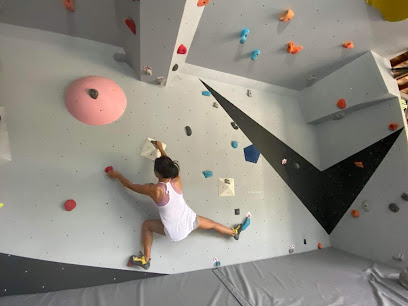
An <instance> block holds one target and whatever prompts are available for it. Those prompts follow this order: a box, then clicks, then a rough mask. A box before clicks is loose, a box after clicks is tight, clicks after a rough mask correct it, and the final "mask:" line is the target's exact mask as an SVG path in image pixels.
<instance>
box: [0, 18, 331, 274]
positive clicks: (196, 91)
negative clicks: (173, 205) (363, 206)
mask: <svg viewBox="0 0 408 306" xmlns="http://www.w3.org/2000/svg"><path fill="white" fill-rule="evenodd" d="M11 33H12V34H11ZM33 40H35V41H36V43H35V44H34V43H32V41H33ZM67 44H69V45H75V48H62V46H65V45H67ZM0 45H1V46H2V53H1V55H0V60H1V62H2V69H3V72H4V73H2V74H1V76H0V84H1V85H0V86H1V90H0V100H1V101H2V106H4V107H5V109H6V113H7V125H8V132H9V139H10V148H11V151H12V154H13V160H12V161H11V162H9V163H7V164H6V165H3V166H2V168H1V173H2V175H1V184H0V195H1V199H0V202H2V203H4V206H3V207H1V208H0V230H1V231H2V232H4V233H7V235H2V236H0V252H2V253H6V254H13V255H20V256H26V257H31V258H36V259H44V260H51V261H58V262H66V263H74V264H82V265H88V266H99V267H111V268H118V269H128V268H127V267H126V262H127V259H128V257H129V255H131V254H135V253H137V252H138V251H139V250H140V249H141V246H140V227H141V224H142V222H143V221H144V220H146V219H149V218H158V213H157V210H156V208H155V206H154V204H153V203H152V202H151V201H150V200H149V199H147V198H145V197H143V196H141V195H137V194H135V193H132V192H129V191H127V190H125V189H124V188H123V187H121V186H120V185H119V183H117V182H114V181H112V180H110V179H109V178H107V176H106V174H105V173H104V169H105V167H106V166H108V165H112V166H113V167H115V169H117V170H119V171H121V172H122V173H123V174H124V175H125V176H126V177H128V178H129V179H131V180H132V181H133V182H135V183H150V182H155V177H154V174H153V170H152V167H153V163H152V161H151V160H149V159H146V158H143V157H141V156H140V151H141V149H142V146H143V145H144V143H145V140H146V138H147V137H151V138H154V139H160V140H162V141H163V142H164V143H166V144H167V149H166V150H167V152H168V154H169V156H170V157H172V158H174V159H175V160H178V161H179V162H180V165H181V177H182V180H183V187H184V194H185V198H186V201H187V202H188V203H189V205H190V206H191V207H192V208H193V209H194V210H195V211H196V212H197V214H199V215H203V216H205V217H208V218H211V219H214V220H215V221H218V222H220V223H224V224H226V225H228V226H232V225H234V224H236V223H239V222H242V221H243V220H244V219H245V214H246V213H247V212H251V213H252V217H251V226H250V227H249V228H248V229H247V230H246V231H245V232H243V233H242V235H241V238H240V240H239V241H235V240H234V239H232V238H228V237H221V236H219V235H217V234H216V233H213V232H202V231H197V232H194V233H192V234H191V236H189V237H188V238H187V239H185V240H183V241H181V242H178V243H173V242H171V241H170V240H168V239H166V237H160V236H155V241H154V244H153V252H152V265H151V268H150V270H149V272H160V273H177V272H183V271H189V270H197V269H204V268H211V267H213V266H214V261H213V258H214V257H217V258H218V259H219V260H220V262H221V263H222V265H228V264H233V263H239V262H245V261H252V260H255V259H261V258H267V257H274V256H279V255H285V254H289V250H293V248H292V245H294V246H295V247H294V252H303V251H308V250H314V249H316V248H317V244H318V243H319V242H320V243H321V244H322V245H323V246H324V247H326V246H329V245H330V242H329V236H328V234H327V233H326V231H325V230H324V229H323V228H322V226H321V225H320V224H319V223H318V222H317V221H316V219H315V218H314V217H313V215H312V214H311V213H309V211H308V210H307V209H305V207H304V205H303V204H302V203H301V202H300V200H299V199H298V198H297V197H296V195H295V194H294V193H293V192H292V191H291V189H290V188H288V187H287V185H286V184H285V182H284V181H283V180H282V179H281V177H280V176H279V175H278V174H277V173H276V172H275V170H274V169H273V168H272V167H270V165H269V164H268V162H267V161H266V160H265V159H264V157H263V156H262V154H261V155H260V156H259V159H258V160H257V162H256V163H253V162H248V161H246V160H245V155H244V148H246V147H248V146H250V145H251V144H252V143H251V141H250V140H249V139H248V138H247V137H246V136H245V134H244V133H243V132H242V130H241V128H238V129H234V128H233V127H232V125H231V122H232V121H233V120H232V119H231V118H230V117H229V115H228V114H227V112H226V111H225V110H224V109H223V107H221V105H217V106H218V108H217V107H214V103H215V102H216V99H215V98H214V96H213V95H210V96H206V95H203V93H202V92H203V91H206V90H207V89H206V87H205V86H204V85H203V84H202V83H201V82H200V80H199V79H198V78H197V77H195V76H187V75H183V74H179V75H178V76H177V77H176V78H174V80H173V86H171V87H165V88H164V87H160V86H158V85H153V84H147V83H142V82H139V81H136V80H135V73H134V71H133V70H132V69H131V68H130V67H129V66H128V65H127V64H126V63H121V62H117V61H115V60H114V58H113V55H114V54H115V53H123V50H122V49H121V48H118V47H114V46H109V45H105V44H101V43H97V42H93V41H89V40H84V39H80V38H73V37H66V36H62V35H59V34H54V33H49V32H43V31H39V30H33V29H27V28H21V27H16V26H11V25H5V24H0ZM17 61H18V62H19V65H18V66H16V65H15V64H14V63H15V62H17ZM90 75H97V76H102V77H106V78H108V79H110V80H112V81H114V82H115V83H117V84H118V85H119V86H120V87H121V89H122V90H123V91H124V93H125V95H126V98H127V106H126V110H125V112H124V114H123V115H122V116H121V117H120V118H119V119H118V120H117V121H114V122H113V123H111V124H107V125H99V126H95V125H87V124H84V123H82V122H80V121H78V120H77V119H75V118H74V117H73V116H72V115H71V114H70V112H69V111H68V110H67V108H66V106H65V101H64V95H65V93H66V90H67V89H68V88H69V86H70V84H72V82H73V81H75V80H77V79H79V78H82V77H85V76H90ZM203 80H204V81H205V82H207V83H208V84H209V85H210V86H212V87H213V88H214V89H216V90H217V91H219V92H222V94H223V95H224V96H225V97H226V98H228V99H230V100H231V101H233V102H234V104H235V105H236V106H237V107H239V108H240V109H241V110H242V111H244V112H245V113H246V114H247V115H248V116H250V117H252V118H253V119H254V120H255V121H256V122H259V124H261V125H263V126H264V127H265V128H267V129H268V130H269V131H271V132H272V133H274V134H275V135H276V136H277V137H279V138H280V139H281V140H282V141H284V142H286V143H287V144H288V145H289V146H291V147H292V148H293V149H295V150H296V151H297V152H298V153H299V154H301V155H302V156H304V157H305V158H306V159H307V160H308V161H309V162H310V163H312V164H313V165H314V166H316V167H319V154H318V151H317V139H316V138H315V127H314V126H312V125H306V124H305V123H304V121H303V115H302V112H301V109H300V107H299V105H298V103H299V95H298V94H296V93H294V92H293V91H290V90H287V91H286V90H285V89H282V88H280V89H279V93H276V92H275V89H276V86H271V87H270V88H269V89H268V90H257V89H253V88H252V90H251V95H252V97H251V96H250V95H248V93H247V90H248V89H249V88H248V87H242V86H236V85H231V84H226V83H221V82H218V81H214V80H211V79H210V78H205V79H203ZM263 86H264V85H263ZM285 92H286V94H285ZM186 126H189V127H190V128H191V132H192V135H191V136H187V135H186V133H185V127H186ZM233 141H236V142H237V143H238V146H237V148H234V147H233V146H232V142H233ZM203 171H212V173H213V176H212V177H208V178H205V176H204V175H203V173H202V172H203ZM219 178H233V179H234V187H235V196H233V197H228V196H227V197H220V196H219V186H218V184H219ZM22 190H23V192H22ZM68 199H73V200H75V202H76V207H75V208H74V209H73V210H72V211H69V212H68V211H66V210H65V208H64V202H65V201H66V200H68ZM236 209H239V214H238V215H236V214H235V213H236V212H235V210H236ZM176 259H177V260H176Z"/></svg>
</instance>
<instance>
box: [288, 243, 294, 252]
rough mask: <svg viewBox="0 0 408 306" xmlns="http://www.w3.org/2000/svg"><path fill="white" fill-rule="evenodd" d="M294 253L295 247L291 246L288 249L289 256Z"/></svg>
mask: <svg viewBox="0 0 408 306" xmlns="http://www.w3.org/2000/svg"><path fill="white" fill-rule="evenodd" d="M293 252H295V245H294V244H292V247H291V248H290V249H289V254H293Z"/></svg>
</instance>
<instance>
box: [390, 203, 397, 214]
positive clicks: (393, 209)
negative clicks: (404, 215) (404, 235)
mask: <svg viewBox="0 0 408 306" xmlns="http://www.w3.org/2000/svg"><path fill="white" fill-rule="evenodd" d="M388 207H389V209H390V210H391V211H392V212H394V213H397V212H399V207H398V205H397V204H395V203H391V204H390V205H389V206H388Z"/></svg>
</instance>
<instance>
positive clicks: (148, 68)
mask: <svg viewBox="0 0 408 306" xmlns="http://www.w3.org/2000/svg"><path fill="white" fill-rule="evenodd" d="M143 71H144V72H145V73H146V74H147V75H152V74H153V70H152V68H151V67H149V66H143Z"/></svg>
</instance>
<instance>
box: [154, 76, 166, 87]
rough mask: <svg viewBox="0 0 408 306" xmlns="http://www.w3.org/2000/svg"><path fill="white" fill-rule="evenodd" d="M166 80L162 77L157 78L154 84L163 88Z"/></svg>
mask: <svg viewBox="0 0 408 306" xmlns="http://www.w3.org/2000/svg"><path fill="white" fill-rule="evenodd" d="M166 81H167V80H166V78H164V77H158V78H156V83H157V84H159V85H160V86H164V85H166Z"/></svg>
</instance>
